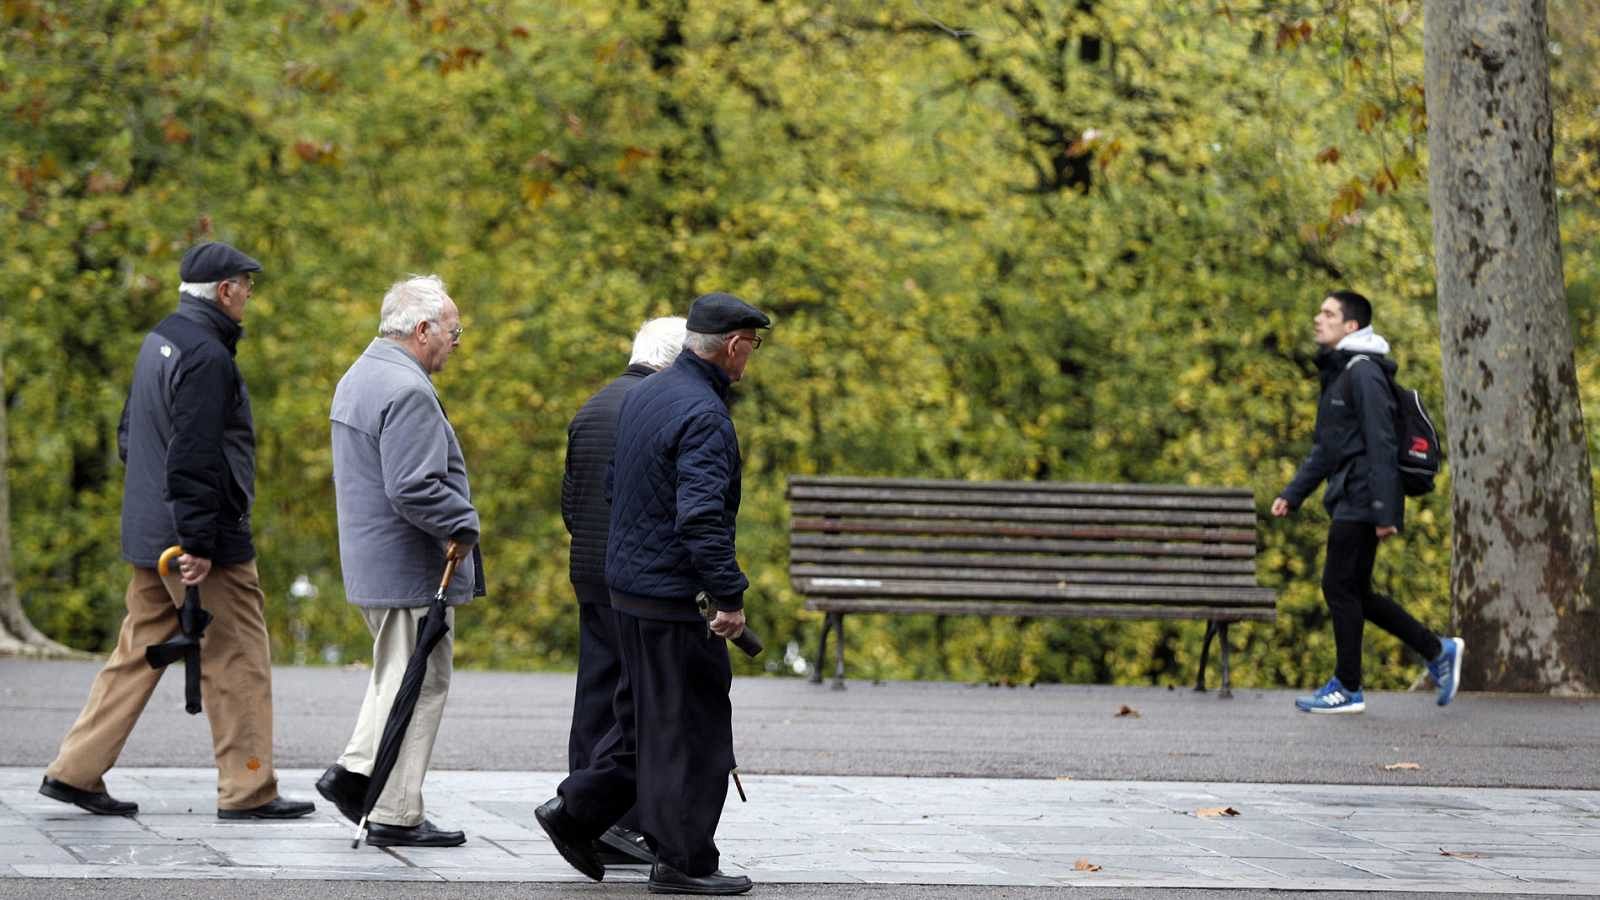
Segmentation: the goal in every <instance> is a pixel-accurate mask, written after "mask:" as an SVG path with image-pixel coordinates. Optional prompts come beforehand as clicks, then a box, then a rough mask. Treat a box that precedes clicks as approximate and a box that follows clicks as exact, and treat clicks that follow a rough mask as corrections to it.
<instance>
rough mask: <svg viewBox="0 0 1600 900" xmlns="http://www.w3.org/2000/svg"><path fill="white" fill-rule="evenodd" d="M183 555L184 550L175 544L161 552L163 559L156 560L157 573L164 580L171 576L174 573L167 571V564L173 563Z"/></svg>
mask: <svg viewBox="0 0 1600 900" xmlns="http://www.w3.org/2000/svg"><path fill="white" fill-rule="evenodd" d="M182 555H183V548H182V547H180V546H178V545H177V544H173V545H172V546H171V547H168V548H167V549H165V550H163V551H161V558H160V559H157V560H156V571H157V572H160V573H161V577H163V578H165V577H167V576H168V575H171V574H172V573H171V572H169V571H167V563H170V562H172V561H173V560H174V559H176V558H178V557H180V556H182Z"/></svg>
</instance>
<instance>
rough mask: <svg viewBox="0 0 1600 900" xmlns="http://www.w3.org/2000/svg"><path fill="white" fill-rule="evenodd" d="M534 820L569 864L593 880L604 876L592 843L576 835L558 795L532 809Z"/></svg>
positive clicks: (573, 823)
mask: <svg viewBox="0 0 1600 900" xmlns="http://www.w3.org/2000/svg"><path fill="white" fill-rule="evenodd" d="M533 817H534V818H536V819H538V820H539V827H540V828H543V829H544V833H545V834H547V835H549V836H550V843H552V844H555V845H556V852H557V853H560V854H561V858H562V859H564V860H566V861H567V863H568V864H569V865H571V866H572V867H573V868H574V869H577V870H578V871H579V872H582V873H583V874H584V875H586V876H588V877H589V878H592V879H594V880H595V881H600V880H602V879H604V878H605V877H606V869H605V866H602V865H600V860H598V859H596V858H595V855H594V841H592V840H590V839H589V838H585V837H582V836H580V835H579V834H578V823H577V822H576V821H574V820H573V818H572V816H571V815H570V814H568V812H567V810H566V807H565V806H563V805H562V803H561V796H560V795H559V794H558V795H556V796H554V797H551V798H550V799H549V800H546V801H545V802H544V805H543V806H541V807H539V808H538V809H536V810H534V811H533Z"/></svg>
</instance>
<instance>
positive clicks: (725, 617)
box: [711, 609, 744, 641]
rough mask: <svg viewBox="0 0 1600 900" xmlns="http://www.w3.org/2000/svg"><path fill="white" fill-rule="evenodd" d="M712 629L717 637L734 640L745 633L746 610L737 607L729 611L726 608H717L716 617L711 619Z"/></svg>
mask: <svg viewBox="0 0 1600 900" xmlns="http://www.w3.org/2000/svg"><path fill="white" fill-rule="evenodd" d="M711 631H712V633H714V634H715V635H716V636H717V637H720V638H727V639H728V640H730V641H731V640H733V639H734V638H736V637H738V636H739V635H741V634H743V633H744V610H742V609H736V610H734V611H733V612H728V611H727V610H725V609H719V610H717V616H716V618H714V619H712V620H711Z"/></svg>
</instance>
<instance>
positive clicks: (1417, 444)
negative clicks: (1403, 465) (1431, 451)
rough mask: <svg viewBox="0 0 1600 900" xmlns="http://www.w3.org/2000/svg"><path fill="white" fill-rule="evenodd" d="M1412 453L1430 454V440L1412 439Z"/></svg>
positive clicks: (1423, 438) (1422, 438)
mask: <svg viewBox="0 0 1600 900" xmlns="http://www.w3.org/2000/svg"><path fill="white" fill-rule="evenodd" d="M1411 452H1412V453H1427V452H1428V439H1427V438H1425V437H1412V438H1411Z"/></svg>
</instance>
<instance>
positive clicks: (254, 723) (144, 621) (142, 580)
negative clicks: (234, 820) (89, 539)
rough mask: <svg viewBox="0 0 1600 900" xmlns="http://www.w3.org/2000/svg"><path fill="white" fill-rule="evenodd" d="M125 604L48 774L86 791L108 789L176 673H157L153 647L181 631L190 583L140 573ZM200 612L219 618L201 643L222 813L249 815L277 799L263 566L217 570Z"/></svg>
mask: <svg viewBox="0 0 1600 900" xmlns="http://www.w3.org/2000/svg"><path fill="white" fill-rule="evenodd" d="M126 603H127V607H128V614H127V616H125V617H124V618H123V620H122V630H121V633H120V634H119V635H118V636H117V647H116V649H115V650H113V651H111V658H110V659H108V660H106V664H105V668H103V669H101V670H100V674H99V675H96V676H95V679H94V686H93V687H91V688H90V689H89V699H88V701H87V702H85V703H84V705H83V712H81V713H79V714H78V721H76V722H74V723H73V725H72V728H71V729H70V730H69V731H68V732H67V736H66V737H65V738H63V739H62V741H61V751H60V752H59V753H58V754H57V755H56V759H55V762H52V763H51V764H50V767H49V768H48V769H46V770H45V774H46V775H48V776H50V777H51V778H54V779H57V780H59V781H64V782H66V783H67V784H70V785H72V786H73V787H75V788H78V789H80V790H85V791H103V790H105V789H106V783H105V780H104V776H105V773H106V772H107V771H108V770H110V768H111V767H112V766H113V765H116V762H117V756H118V755H120V754H121V753H122V747H123V745H124V744H126V743H127V741H128V734H129V733H130V732H132V731H133V726H134V723H136V722H138V721H139V714H140V713H142V712H144V707H145V704H146V703H148V702H149V700H150V695H151V694H152V693H153V692H154V691H155V689H156V683H157V682H159V681H160V680H161V676H162V675H163V674H164V673H165V672H166V671H167V670H166V669H159V670H157V669H152V668H150V665H149V663H147V662H145V659H144V648H145V647H147V646H149V645H150V644H159V643H161V642H162V641H165V640H167V639H169V638H171V637H172V636H173V635H176V634H177V633H178V607H180V606H182V605H183V582H182V581H180V580H179V579H178V577H177V576H176V575H174V576H171V577H168V578H166V579H165V580H163V579H162V578H161V576H160V575H158V574H156V570H154V569H144V568H139V567H137V566H136V567H134V570H133V580H132V581H131V582H129V583H128V593H127V597H126ZM200 604H201V605H202V606H204V607H205V608H206V610H207V611H209V612H210V613H211V616H212V619H211V624H210V625H209V626H208V627H207V628H206V631H205V634H204V635H203V636H202V637H201V638H200V695H201V704H202V705H203V706H204V707H205V711H206V718H207V719H209V720H210V722H211V747H212V751H213V752H214V754H215V755H216V760H217V808H218V809H229V810H233V809H250V808H252V807H256V806H260V805H261V804H263V803H268V802H270V801H271V800H272V799H273V798H275V797H277V796H278V777H277V774H276V773H275V772H274V770H273V767H272V655H271V648H270V646H269V644H268V639H267V622H266V618H265V606H266V597H265V596H263V595H262V593H261V582H260V580H259V579H258V578H257V577H256V564H255V562H254V561H251V562H247V563H240V564H239V565H234V566H223V567H214V568H213V569H212V570H211V574H210V575H209V576H208V577H207V578H206V580H205V581H204V582H203V583H201V585H200ZM182 665H183V663H182V662H178V663H174V664H173V665H172V666H168V667H167V668H179V667H181V666H182ZM176 677H178V678H182V677H183V675H182V674H181V673H179V674H178V675H177V676H176Z"/></svg>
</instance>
